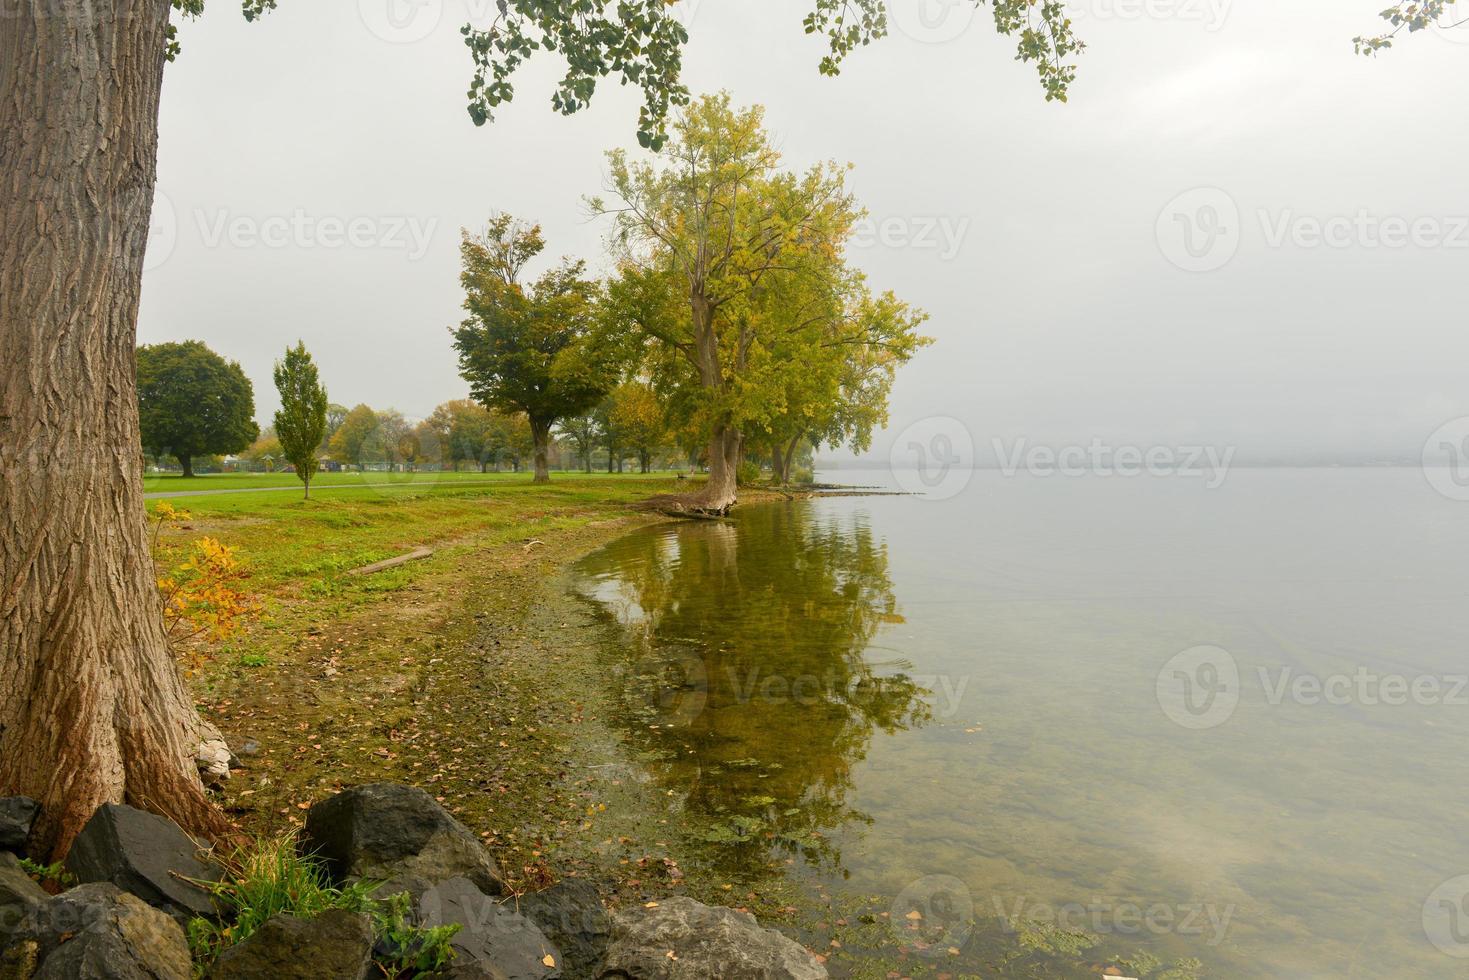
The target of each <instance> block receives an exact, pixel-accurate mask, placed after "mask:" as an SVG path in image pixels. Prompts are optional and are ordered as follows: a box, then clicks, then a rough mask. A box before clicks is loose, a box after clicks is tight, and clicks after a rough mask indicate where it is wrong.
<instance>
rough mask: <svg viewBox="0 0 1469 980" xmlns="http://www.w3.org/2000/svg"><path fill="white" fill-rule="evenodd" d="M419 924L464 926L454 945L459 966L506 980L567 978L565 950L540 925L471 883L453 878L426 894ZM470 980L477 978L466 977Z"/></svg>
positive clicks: (419, 908) (458, 933)
mask: <svg viewBox="0 0 1469 980" xmlns="http://www.w3.org/2000/svg"><path fill="white" fill-rule="evenodd" d="M418 915H419V921H420V922H422V924H423V925H425V926H430V927H432V926H442V925H449V924H451V923H454V924H457V925H459V926H460V929H459V931H458V932H457V933H455V934H454V937H453V938H452V939H451V940H449V942H450V943H451V944H452V945H453V947H454V952H455V958H454V963H455V966H456V967H458V968H459V969H461V970H470V969H472V968H475V967H474V964H479V965H482V966H485V967H490V968H493V970H492V971H491V972H489V973H488V975H489V976H492V977H493V976H496V975H497V974H496V972H494V971H498V975H502V976H503V977H504V978H505V980H559V978H561V977H563V976H565V974H563V973H562V967H561V951H560V950H559V949H557V948H556V946H555V945H554V944H553V943H552V942H551V941H550V940H549V939H547V938H546V935H545V933H543V932H541V930H540V929H539V928H537V927H536V924H535V923H534V922H532V921H531V920H530V919H528V918H526V917H525V916H523V915H521V914H520V913H519V912H517V911H515V908H514V906H513V905H512V904H511V903H509V902H501V901H497V900H496V899H493V898H491V897H490V896H488V895H486V894H485V893H484V892H482V891H480V890H479V889H478V888H476V887H475V886H474V883H473V882H471V881H469V880H468V879H467V878H450V879H449V880H448V881H445V882H443V883H441V884H438V885H435V886H434V887H433V888H430V889H429V890H428V891H426V892H424V893H423V897H422V898H421V899H419V902H418ZM461 975H462V976H464V977H466V978H468V977H471V976H474V974H473V973H463V974H461Z"/></svg>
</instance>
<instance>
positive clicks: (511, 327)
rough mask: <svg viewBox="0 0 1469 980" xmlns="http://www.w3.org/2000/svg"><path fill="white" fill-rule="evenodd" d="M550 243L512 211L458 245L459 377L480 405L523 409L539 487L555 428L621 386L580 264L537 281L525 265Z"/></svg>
mask: <svg viewBox="0 0 1469 980" xmlns="http://www.w3.org/2000/svg"><path fill="white" fill-rule="evenodd" d="M545 247H546V243H545V240H544V239H543V238H542V237H541V229H540V226H539V225H522V224H519V223H517V222H516V221H515V219H514V218H512V217H511V216H510V215H508V214H501V215H496V216H495V217H493V218H491V219H490V223H489V226H488V228H487V229H486V231H485V233H484V234H483V235H482V236H479V237H471V236H470V235H469V234H467V233H466V234H465V236H464V243H463V245H462V246H461V250H460V251H461V255H462V258H463V263H464V267H463V271H462V273H461V274H460V277H459V280H460V283H461V284H462V285H463V286H464V294H465V295H464V309H465V311H466V312H467V313H468V314H469V315H468V316H467V317H466V318H465V319H464V321H463V322H462V323H461V324H460V325H459V326H458V327H457V328H453V329H452V331H451V332H452V333H453V335H454V348H455V350H457V351H458V352H459V372H460V374H462V375H463V376H464V379H465V380H466V381H468V382H469V390H470V394H471V395H473V397H474V398H475V400H476V401H478V402H480V404H482V405H484V406H485V407H486V408H489V409H494V410H499V411H503V412H524V413H525V415H526V417H527V418H528V419H529V420H530V428H531V435H532V437H533V438H534V440H535V478H534V479H535V482H536V483H545V482H547V481H548V480H550V478H551V473H550V469H549V467H548V465H547V454H548V452H549V450H550V445H551V429H552V427H553V426H555V424H556V423H557V422H558V421H560V420H562V419H565V418H569V417H572V416H576V415H580V414H582V413H584V412H586V411H587V410H588V409H590V408H591V407H592V406H593V405H595V404H597V402H599V401H601V400H602V398H603V397H604V396H605V395H606V394H607V392H608V391H609V390H611V388H612V386H613V385H614V384H616V381H617V370H616V368H617V365H616V354H615V353H614V352H613V351H612V350H611V349H610V347H609V346H607V345H603V344H602V343H600V342H599V341H600V338H601V334H600V332H599V331H597V330H595V329H594V327H595V320H596V307H597V300H598V297H599V295H600V292H601V290H600V288H599V287H598V285H597V284H596V283H594V282H592V281H591V280H589V279H587V278H586V264H585V263H584V262H581V261H580V260H577V261H573V260H571V259H562V260H561V263H560V264H559V265H557V266H556V267H555V268H552V269H550V270H549V271H547V272H546V273H544V274H543V275H542V276H541V277H540V278H539V279H537V280H536V281H535V282H533V283H528V284H526V283H522V282H521V280H520V277H521V273H522V272H523V271H524V269H525V265H526V263H527V262H529V261H530V260H531V259H533V258H535V257H536V256H537V255H539V254H540V253H541V251H542V250H543V249H544V248H545Z"/></svg>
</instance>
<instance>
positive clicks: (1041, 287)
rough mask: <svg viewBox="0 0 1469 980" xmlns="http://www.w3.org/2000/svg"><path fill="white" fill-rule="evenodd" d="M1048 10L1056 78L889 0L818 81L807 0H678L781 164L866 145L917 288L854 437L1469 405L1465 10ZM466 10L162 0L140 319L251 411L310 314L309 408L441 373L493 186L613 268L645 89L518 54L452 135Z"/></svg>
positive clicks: (1322, 425) (1226, 432)
mask: <svg viewBox="0 0 1469 980" xmlns="http://www.w3.org/2000/svg"><path fill="white" fill-rule="evenodd" d="M1072 6H1073V8H1074V11H1075V13H1074V14H1073V16H1074V17H1075V19H1076V21H1077V25H1078V30H1079V32H1080V33H1081V34H1082V35H1083V36H1084V38H1085V39H1086V41H1087V43H1088V46H1089V47H1088V50H1087V52H1086V53H1085V54H1084V55H1082V56H1081V59H1080V74H1079V78H1078V80H1077V82H1076V84H1075V86H1074V89H1073V94H1072V100H1071V102H1070V103H1069V104H1067V105H1059V104H1047V103H1046V102H1044V100H1043V98H1042V96H1041V91H1040V88H1039V86H1038V84H1037V83H1036V81H1035V77H1034V73H1033V71H1032V70H1031V69H1030V68H1029V67H1027V66H1022V65H1020V64H1018V63H1016V62H1014V61H1012V60H1011V59H1012V48H1013V45H1012V42H1010V41H1009V40H1007V39H1001V38H997V37H996V36H995V34H994V32H993V30H992V28H991V27H990V24H989V21H988V17H989V11H988V8H982V9H980V10H978V11H972V10H971V9H970V7H969V6H968V5H967V4H966V3H964V2H963V0H892V6H891V10H892V14H893V20H894V31H893V36H891V37H889V38H887V39H886V40H884V41H882V42H880V43H878V44H877V45H875V46H873V47H870V48H867V49H864V50H861V51H859V52H857V53H856V54H854V55H853V56H852V58H851V59H850V61H849V63H848V65H847V67H846V69H845V70H844V72H843V74H842V75H841V76H840V77H839V78H835V79H830V78H823V77H821V76H820V75H818V73H817V71H816V63H817V61H818V59H819V58H820V56H821V53H822V48H821V44H820V41H819V40H818V39H815V38H811V37H807V36H805V35H803V34H802V33H801V25H800V21H801V18H802V16H803V15H804V13H805V12H806V10H807V4H805V3H802V2H792V0H785V2H779V0H695V2H693V3H691V4H690V3H685V4H684V8H685V9H684V17H685V18H686V22H687V23H688V24H689V28H690V34H691V44H690V48H689V51H688V53H687V59H686V75H685V78H686V81H687V83H688V84H689V86H690V87H691V88H692V89H693V90H694V91H696V92H698V91H707V90H714V89H718V88H727V89H729V90H730V91H731V92H732V93H733V95H734V97H735V99H736V100H737V101H738V102H741V103H750V102H759V103H763V104H764V105H765V106H766V107H767V123H768V126H769V128H770V130H771V131H772V133H773V134H774V136H775V139H776V141H777V143H778V145H779V146H781V148H782V149H783V151H784V153H785V155H786V161H787V163H788V164H789V165H790V166H792V167H802V166H805V165H808V164H810V163H812V162H814V161H816V160H819V159H837V160H842V161H851V162H852V163H853V164H855V166H856V169H855V172H854V173H853V175H852V186H853V188H854V190H855V191H856V193H857V195H858V197H859V199H860V200H861V201H862V202H863V203H864V204H865V205H866V207H867V208H868V210H869V211H870V212H871V215H872V222H873V226H872V227H871V229H870V231H869V233H868V234H867V235H866V239H867V240H866V241H864V242H863V243H861V244H860V245H859V247H858V248H856V249H854V252H853V256H854V258H855V260H856V261H857V262H858V263H859V264H860V265H861V266H862V267H863V268H865V269H866V270H867V272H868V273H869V276H870V279H871V282H872V285H873V286H874V287H875V288H879V289H889V288H890V289H893V290H894V291H895V292H897V293H898V295H899V296H901V297H902V298H904V299H906V300H908V301H910V302H912V303H914V304H915V305H918V306H920V307H923V308H924V309H926V310H928V311H929V313H930V314H931V316H932V319H931V320H930V322H929V323H928V325H927V328H926V329H927V332H928V333H929V334H931V335H932V336H934V337H935V338H936V339H937V343H936V344H935V345H934V346H933V347H931V348H929V349H928V350H926V351H925V352H923V353H922V354H920V355H919V357H918V358H917V359H916V360H915V361H914V362H913V363H911V364H910V365H909V366H908V367H907V369H906V370H905V371H904V372H903V373H902V375H901V376H900V379H899V382H898V386H897V388H896V391H895V393H894V399H893V406H892V409H893V425H892V426H891V427H890V430H889V434H888V435H886V436H879V437H878V439H877V441H876V446H875V449H876V451H877V452H878V453H880V454H885V452H886V445H887V441H888V440H890V439H891V438H892V436H893V434H895V433H896V432H897V431H898V430H900V429H902V428H903V427H904V426H907V425H908V424H910V423H912V422H914V421H915V420H918V419H922V418H924V417H928V416H948V417H953V418H956V419H958V420H959V421H960V422H961V423H962V424H963V426H964V427H965V428H967V430H968V432H969V434H970V435H971V436H972V438H973V440H974V442H975V443H976V444H982V445H986V446H987V445H989V444H990V442H991V440H992V439H996V438H998V439H1002V440H1011V441H1013V440H1020V439H1024V440H1027V441H1028V442H1030V443H1033V444H1034V443H1049V444H1054V445H1062V444H1072V443H1085V442H1086V441H1087V440H1090V439H1092V438H1094V437H1100V438H1102V439H1104V440H1108V441H1109V442H1112V443H1131V444H1137V445H1142V446H1147V445H1152V444H1165V445H1178V444H1193V443H1210V444H1229V445H1233V446H1237V447H1238V450H1239V455H1240V457H1241V459H1244V458H1248V457H1250V456H1252V455H1270V454H1277V453H1282V452H1299V453H1311V454H1321V453H1341V452H1355V453H1395V454H1401V455H1407V456H1414V457H1416V456H1417V454H1418V452H1419V449H1420V447H1421V446H1422V445H1423V443H1424V440H1425V438H1427V437H1428V435H1429V433H1430V432H1432V431H1433V430H1434V429H1435V428H1437V427H1438V426H1440V425H1441V424H1442V423H1444V422H1445V421H1446V420H1448V419H1451V418H1454V417H1457V416H1463V415H1469V377H1466V375H1469V331H1466V330H1465V329H1464V326H1463V321H1464V314H1463V309H1464V304H1463V300H1462V283H1463V281H1464V278H1465V276H1464V273H1465V271H1466V270H1469V192H1466V190H1465V184H1464V180H1463V161H1464V160H1465V159H1469V127H1466V126H1465V125H1464V124H1463V121H1462V110H1461V109H1460V108H1459V107H1458V106H1457V99H1458V96H1459V94H1460V93H1461V92H1462V91H1463V80H1464V78H1465V73H1466V70H1469V29H1460V30H1458V31H1457V32H1454V31H1444V32H1432V33H1430V34H1428V35H1425V36H1419V37H1415V38H1413V39H1411V40H1404V41H1403V42H1401V43H1400V45H1399V46H1398V47H1397V48H1396V49H1395V50H1393V51H1391V52H1389V53H1387V54H1385V55H1383V56H1380V57H1378V58H1377V59H1375V60H1369V59H1365V58H1360V57H1357V56H1355V55H1354V54H1353V51H1352V45H1351V39H1352V37H1353V36H1354V35H1356V34H1359V33H1368V32H1376V30H1377V25H1378V24H1379V23H1380V21H1378V20H1377V18H1376V12H1377V10H1378V9H1379V8H1381V7H1382V6H1383V0H1293V2H1291V3H1275V2H1266V0H1234V2H1230V0H1082V2H1079V3H1073V5H1072ZM485 9H493V5H492V4H491V3H489V2H488V0H469V3H468V4H467V5H466V3H465V2H464V0H360V2H359V0H282V2H281V8H280V9H279V10H277V11H275V12H273V13H271V14H269V15H268V16H267V17H266V18H265V19H264V20H263V21H262V22H258V23H255V24H247V23H246V22H245V21H244V19H243V18H242V17H241V16H240V13H239V9H238V6H237V5H236V4H232V3H230V2H229V0H213V2H212V3H211V5H210V7H209V9H208V11H207V12H206V14H205V15H204V17H203V18H202V19H201V20H199V21H198V22H195V23H185V24H183V25H182V26H181V29H180V37H181V40H182V43H183V54H182V55H181V57H180V59H179V60H178V61H177V62H175V63H174V64H172V65H170V66H169V68H168V70H167V75H166V78H165V83H164V97H163V109H162V136H161V146H160V164H159V185H158V186H159V191H160V204H159V206H158V208H157V209H156V210H155V225H156V227H155V230H154V236H153V238H152V240H151V243H150V251H149V266H150V268H149V271H148V273H147V275H146V278H145V284H144V295H143V308H142V317H141V322H140V326H139V338H140V342H143V343H150V342H156V341H162V340H178V339H187V338H198V339H201V340H203V341H205V342H206V343H208V344H209V345H210V346H211V347H212V348H214V349H215V350H216V351H218V352H219V353H221V354H223V355H225V356H226V357H229V358H234V359H237V360H239V361H240V362H241V364H242V365H243V366H244V368H245V370H246V372H247V373H248V374H249V375H250V377H251V378H252V380H253V381H254V382H255V392H256V404H257V409H258V414H259V416H260V418H261V420H262V421H267V420H268V419H269V416H270V413H271V412H272V411H273V410H274V408H275V405H276V398H275V390H274V388H273V386H272V384H271V381H270V366H271V362H272V360H273V359H274V358H276V357H278V356H279V355H280V352H281V351H282V350H283V349H284V348H285V347H286V346H287V345H288V344H290V343H294V342H295V341H296V340H297V339H298V338H300V339H304V340H305V341H306V344H307V346H308V347H309V348H310V349H311V350H312V352H313V353H314V354H315V356H316V358H317V360H318V362H319V363H320V365H321V369H322V375H323V380H324V381H325V383H326V386H327V389H328V392H329V394H330V396H331V398H332V400H333V401H337V402H341V403H344V404H347V405H352V404H355V403H357V402H361V401H366V402H368V403H370V404H372V405H373V406H375V407H388V406H392V407H395V408H398V409H399V410H401V411H403V412H404V413H405V414H408V415H410V416H423V415H426V414H427V413H428V412H430V411H431V410H432V409H433V407H434V406H435V405H436V404H438V403H439V402H441V401H444V400H446V399H449V398H457V397H463V396H464V394H465V393H466V391H467V388H466V385H465V384H464V382H463V381H462V380H461V379H460V378H459V377H458V373H457V371H456V370H455V361H454V356H453V352H452V350H451V348H450V346H449V338H448V334H447V331H446V329H445V328H446V327H447V326H448V325H449V324H452V323H455V322H457V321H458V319H459V316H460V310H459V303H460V298H461V297H460V292H459V287H458V281H457V276H458V251H457V249H458V238H459V229H460V227H461V226H470V227H478V226H480V225H481V224H482V223H483V221H484V219H485V217H486V216H487V215H488V214H489V213H490V212H492V211H495V210H507V211H510V212H512V213H514V214H516V215H517V216H521V217H524V218H527V219H531V220H535V221H539V222H541V223H542V225H543V226H544V228H545V231H546V237H547V240H548V252H550V253H554V254H558V255H559V254H561V253H573V254H578V255H582V256H585V257H587V258H589V259H591V260H593V262H594V264H600V263H601V246H600V243H601V236H602V234H603V231H604V226H602V225H600V224H598V223H596V222H592V221H590V220H589V219H588V217H587V215H586V212H585V208H584V206H583V204H582V197H583V196H584V195H587V194H595V193H597V192H599V191H600V190H601V189H602V185H603V174H604V169H605V166H604V159H603V152H604V151H605V150H607V149H608V148H611V147H613V146H618V145H635V140H634V138H633V137H634V132H635V129H636V116H637V105H638V101H639V100H638V97H637V95H636V93H635V92H634V91H632V90H630V89H621V88H619V87H618V86H617V85H616V84H615V82H614V83H610V84H606V85H604V87H603V88H602V89H601V90H600V91H599V92H598V94H597V98H596V100H595V101H594V104H593V106H592V108H591V109H589V110H585V111H583V112H581V113H579V114H577V115H575V116H572V117H561V116H558V115H555V114H554V113H553V112H552V110H551V109H550V107H549V98H550V93H551V87H552V83H553V81H554V79H555V78H556V77H558V74H559V67H560V66H559V64H558V63H557V62H556V61H555V57H554V55H542V56H540V57H539V58H538V61H537V62H533V63H532V64H531V65H529V66H527V68H525V69H523V70H522V74H521V75H520V77H519V78H518V79H517V99H516V102H515V104H514V105H512V106H510V107H509V108H507V109H505V110H503V111H502V112H501V114H500V118H499V120H498V121H497V122H496V123H494V124H491V125H487V126H485V127H483V128H479V129H477V128H475V127H474V126H473V125H472V124H471V123H470V122H469V119H468V116H467V114H466V113H465V111H464V102H465V99H464V91H465V88H466V85H467V83H468V80H469V78H470V70H471V69H470V62H469V57H468V52H467V50H466V49H465V48H464V46H463V43H462V39H461V37H460V34H459V27H460V25H461V24H463V23H464V22H465V21H466V20H469V19H475V20H482V19H483V18H482V12H483V11H484V10H485ZM390 15H394V16H390ZM1201 188H1202V190H1199V189H1201ZM1190 192H1191V193H1190ZM1180 195H1182V196H1180ZM982 455H983V454H982Z"/></svg>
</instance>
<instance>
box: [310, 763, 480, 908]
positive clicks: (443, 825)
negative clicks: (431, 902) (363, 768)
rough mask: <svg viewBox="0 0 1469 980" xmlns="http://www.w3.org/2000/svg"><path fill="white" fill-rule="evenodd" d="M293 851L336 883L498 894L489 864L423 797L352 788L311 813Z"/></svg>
mask: <svg viewBox="0 0 1469 980" xmlns="http://www.w3.org/2000/svg"><path fill="white" fill-rule="evenodd" d="M301 849H302V851H303V852H306V853H311V852H315V853H316V854H317V855H318V856H320V857H321V858H322V859H324V860H325V861H326V863H327V866H328V868H329V869H330V870H331V873H332V875H333V876H334V877H336V878H337V879H338V880H342V879H347V878H370V879H377V880H380V881H395V880H397V881H411V880H412V879H421V881H423V882H428V883H430V884H437V883H439V882H441V881H447V880H449V879H450V878H468V879H469V880H470V881H472V882H474V884H475V885H476V886H477V887H478V888H479V889H480V890H481V891H483V892H485V893H487V894H492V895H498V894H501V893H503V891H504V883H503V880H502V879H501V877H500V869H499V867H498V866H496V864H495V859H494V858H493V857H491V856H490V852H489V851H487V850H486V849H485V846H484V845H483V844H481V843H480V842H479V841H478V840H477V839H476V838H475V836H474V835H473V834H471V833H470V832H469V830H468V828H466V827H465V826H464V825H463V824H462V823H460V822H459V821H458V820H455V819H454V818H453V817H452V816H450V815H449V813H448V811H447V810H445V809H444V808H443V807H441V806H439V804H438V803H437V802H435V800H434V798H433V797H431V796H429V795H428V794H427V793H425V792H424V791H423V790H421V789H415V788H413V787H412V786H403V785H401V784H399V783H369V784H367V785H365V786H354V787H353V788H352V789H349V790H344V791H342V792H340V793H338V794H337V795H336V796H333V797H331V798H330V799H326V800H322V801H321V802H320V803H317V804H316V805H314V806H313V807H312V808H311V810H310V812H309V813H307V815H306V829H305V832H304V833H303V834H302V835H301ZM396 890H399V891H402V890H404V889H403V888H401V887H400V888H397V889H396ZM410 890H412V889H410ZM382 894H384V895H386V894H388V893H387V892H383V893H382Z"/></svg>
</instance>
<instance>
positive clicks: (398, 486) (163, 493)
mask: <svg viewBox="0 0 1469 980" xmlns="http://www.w3.org/2000/svg"><path fill="white" fill-rule="evenodd" d="M508 482H510V481H508V480H405V481H402V482H398V483H327V484H324V485H323V486H319V487H317V488H316V489H315V490H313V491H311V492H312V493H321V492H322V491H323V490H363V489H367V488H369V487H378V488H386V489H393V490H406V489H412V488H414V487H438V486H444V487H487V486H492V485H494V484H497V483H508ZM300 489H301V487H300V486H299V485H297V486H294V487H293V486H290V485H286V486H283V487H232V488H225V487H221V488H220V489H218V490H157V491H154V492H153V493H145V494H143V499H144V500H162V499H163V498H165V497H212V496H214V495H215V494H219V493H280V492H281V491H282V490H300Z"/></svg>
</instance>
